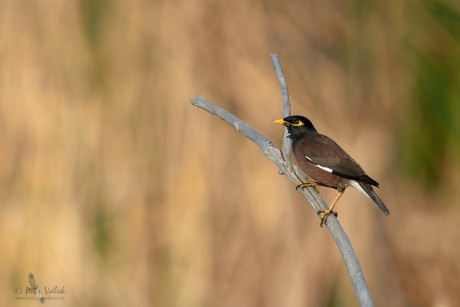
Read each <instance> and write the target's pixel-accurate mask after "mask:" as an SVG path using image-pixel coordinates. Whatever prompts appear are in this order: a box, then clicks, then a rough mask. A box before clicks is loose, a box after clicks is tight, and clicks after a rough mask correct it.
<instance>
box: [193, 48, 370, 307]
mask: <svg viewBox="0 0 460 307" xmlns="http://www.w3.org/2000/svg"><path fill="white" fill-rule="evenodd" d="M272 60H273V65H274V66H275V71H276V73H277V76H278V79H279V82H280V86H281V91H282V99H283V109H284V116H288V115H290V103H289V97H288V91H287V86H286V81H285V78H284V75H283V72H282V70H281V65H280V63H279V58H278V56H277V55H272ZM191 103H192V105H194V106H197V107H199V108H201V109H203V110H205V111H207V112H209V113H211V114H212V115H214V116H217V117H219V118H220V119H222V120H224V121H225V122H227V123H228V124H229V125H230V126H232V127H233V128H235V129H236V130H237V131H239V132H240V133H241V134H243V135H244V136H245V137H247V138H249V139H250V140H251V141H253V142H254V143H256V144H257V145H258V146H259V148H260V150H261V151H262V153H263V154H264V155H265V156H266V157H267V158H268V159H270V161H272V162H273V163H275V164H276V166H277V167H278V168H279V170H280V171H281V172H282V173H283V174H285V175H286V176H287V177H288V178H289V180H291V182H292V183H293V184H294V185H297V184H299V183H300V182H301V181H305V175H304V174H303V173H302V171H300V170H299V169H298V168H297V167H296V166H295V165H294V164H292V163H291V162H290V159H289V156H290V151H291V147H290V140H289V139H288V138H286V134H285V138H284V141H283V154H282V151H281V150H279V149H278V148H276V147H274V146H273V144H272V142H271V141H270V140H269V139H267V138H266V137H265V136H263V135H262V134H261V133H259V132H258V131H256V130H254V129H253V128H251V127H250V126H249V125H248V124H246V123H245V122H243V121H242V120H240V119H239V118H238V117H236V116H235V115H233V114H232V113H230V112H228V111H227V110H225V109H223V108H221V107H219V106H216V105H214V104H213V103H211V102H210V101H208V100H206V99H205V98H203V97H196V98H194V99H192V100H191ZM286 140H287V141H286ZM286 143H287V144H289V148H287V149H286V148H285V146H286ZM300 192H301V193H302V194H303V196H304V197H305V198H306V199H307V200H308V202H309V203H310V204H311V205H312V207H313V208H314V210H315V212H318V211H319V210H323V209H327V205H326V203H325V202H324V200H323V199H322V198H321V196H319V194H318V193H317V192H316V191H315V189H313V188H303V189H301V190H300ZM326 226H327V228H328V229H329V232H330V233H331V235H332V237H333V238H334V240H335V242H336V244H337V247H338V248H339V250H340V253H341V254H342V257H343V260H344V262H345V265H346V267H347V271H348V275H349V277H350V279H351V282H352V284H353V288H354V290H355V294H356V297H357V298H358V301H359V304H360V306H363V307H373V306H374V302H373V300H372V297H371V295H370V292H369V289H368V287H367V284H366V281H365V280H364V275H363V272H362V270H361V266H360V264H359V261H358V258H357V257H356V255H355V252H354V250H353V247H352V246H351V243H350V240H349V239H348V237H347V235H346V234H345V232H344V230H343V228H342V226H341V225H340V223H339V221H338V220H337V219H336V217H335V216H334V215H332V214H331V215H330V216H329V217H328V218H327V223H326Z"/></svg>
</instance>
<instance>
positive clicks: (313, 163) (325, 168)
mask: <svg viewBox="0 0 460 307" xmlns="http://www.w3.org/2000/svg"><path fill="white" fill-rule="evenodd" d="M305 159H307V161H308V163H310V164H311V165H313V166H315V167H317V168H320V169H322V170H323V171H326V172H328V173H332V169H330V168H329V167H325V166H321V165H319V164H316V163H315V162H313V160H312V159H310V157H308V156H305Z"/></svg>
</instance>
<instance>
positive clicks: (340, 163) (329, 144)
mask: <svg viewBox="0 0 460 307" xmlns="http://www.w3.org/2000/svg"><path fill="white" fill-rule="evenodd" d="M297 146H300V148H299V150H302V155H303V156H304V157H305V159H306V160H307V162H308V163H310V164H311V165H314V166H316V167H318V168H321V169H323V170H326V171H328V172H330V173H333V174H335V175H338V176H340V177H344V178H347V179H352V180H356V181H360V182H364V183H367V184H371V185H374V186H378V182H377V181H375V180H374V179H372V178H370V177H369V176H368V175H366V173H365V172H364V170H363V169H362V168H361V166H360V165H359V164H358V163H357V162H356V161H355V160H353V158H352V157H350V155H348V154H347V153H346V152H345V150H343V149H342V147H340V146H339V145H338V144H337V143H336V142H334V141H333V140H332V139H330V138H329V137H327V136H325V135H322V134H315V135H313V136H311V137H308V138H306V139H304V140H302V141H301V142H300V143H299V144H298V145H297Z"/></svg>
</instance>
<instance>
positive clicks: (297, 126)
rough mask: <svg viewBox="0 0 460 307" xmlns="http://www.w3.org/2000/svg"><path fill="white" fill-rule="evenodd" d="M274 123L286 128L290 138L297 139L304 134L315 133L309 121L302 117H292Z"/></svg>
mask: <svg viewBox="0 0 460 307" xmlns="http://www.w3.org/2000/svg"><path fill="white" fill-rule="evenodd" d="M275 123H277V124H280V125H283V126H286V128H287V129H288V131H289V134H290V135H291V138H293V139H297V138H300V137H302V136H303V135H304V134H306V133H316V132H317V131H316V129H315V127H314V126H313V124H312V123H311V121H310V120H309V119H308V118H306V117H303V116H299V115H292V116H288V117H285V118H283V119H278V120H275Z"/></svg>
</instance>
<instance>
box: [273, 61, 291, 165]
mask: <svg viewBox="0 0 460 307" xmlns="http://www.w3.org/2000/svg"><path fill="white" fill-rule="evenodd" d="M271 57H272V62H273V66H274V67H275V72H276V76H277V77H278V81H279V83H280V87H281V99H282V101H283V117H288V116H289V115H291V101H290V100H289V91H288V87H287V83H286V78H285V77H284V73H283V69H282V68H281V63H280V58H279V56H278V55H277V54H276V53H272V54H271ZM287 136H288V131H287V130H286V129H285V130H284V138H283V145H282V147H281V152H282V154H283V158H284V160H285V161H287V162H291V145H292V140H291V139H290V138H288V137H287Z"/></svg>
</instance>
